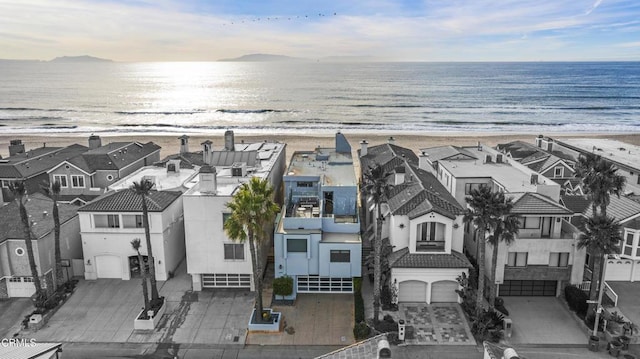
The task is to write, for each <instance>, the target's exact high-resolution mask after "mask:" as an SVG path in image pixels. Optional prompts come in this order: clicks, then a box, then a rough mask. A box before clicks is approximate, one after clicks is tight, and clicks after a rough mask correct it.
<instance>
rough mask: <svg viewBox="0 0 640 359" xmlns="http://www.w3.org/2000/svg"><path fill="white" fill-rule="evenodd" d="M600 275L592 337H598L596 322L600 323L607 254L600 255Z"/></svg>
mask: <svg viewBox="0 0 640 359" xmlns="http://www.w3.org/2000/svg"><path fill="white" fill-rule="evenodd" d="M602 259H603V261H602V273H601V277H600V292H599V293H598V303H596V322H595V323H594V324H593V335H594V336H598V322H599V321H600V312H602V305H601V304H602V294H603V293H604V286H605V281H604V279H605V277H606V276H605V274H606V273H607V254H606V253H605V254H603V255H602Z"/></svg>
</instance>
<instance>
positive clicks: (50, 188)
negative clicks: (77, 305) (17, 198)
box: [42, 181, 64, 290]
mask: <svg viewBox="0 0 640 359" xmlns="http://www.w3.org/2000/svg"><path fill="white" fill-rule="evenodd" d="M42 190H43V191H44V192H45V193H46V194H47V195H48V196H49V197H51V200H52V201H53V209H52V211H51V212H52V215H53V228H54V229H53V234H54V237H53V238H54V242H53V243H54V246H53V248H54V258H55V266H56V281H55V289H56V290H57V289H58V288H59V287H60V286H61V285H62V284H64V277H63V274H62V258H61V254H60V212H59V211H58V196H60V182H58V181H53V183H52V184H51V185H49V184H48V183H47V184H46V185H44V186H42Z"/></svg>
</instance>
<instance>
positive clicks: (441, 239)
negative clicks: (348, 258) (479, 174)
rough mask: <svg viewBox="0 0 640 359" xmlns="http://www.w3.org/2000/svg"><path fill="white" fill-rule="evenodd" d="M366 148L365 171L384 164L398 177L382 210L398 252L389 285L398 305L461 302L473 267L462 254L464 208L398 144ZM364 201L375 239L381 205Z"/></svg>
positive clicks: (385, 226) (368, 225) (392, 181)
mask: <svg viewBox="0 0 640 359" xmlns="http://www.w3.org/2000/svg"><path fill="white" fill-rule="evenodd" d="M361 144H362V147H361V149H360V150H359V155H360V162H361V165H362V168H363V169H366V168H367V167H370V166H373V165H375V164H379V165H382V166H383V168H384V170H385V172H388V173H391V174H392V175H391V176H390V177H389V180H390V184H391V185H392V186H393V188H392V190H391V193H390V194H389V199H388V201H387V203H385V204H383V205H382V212H383V216H384V218H385V220H384V222H383V230H382V237H383V239H385V238H388V240H389V243H390V245H391V246H392V248H393V251H392V253H391V255H390V256H389V266H390V268H391V274H390V281H389V285H393V286H395V288H396V289H397V293H398V297H397V300H398V302H400V303H403V302H421V303H440V302H460V297H459V296H458V294H457V293H456V292H455V290H456V289H459V285H458V282H457V281H456V279H457V278H458V277H459V276H460V275H461V274H462V273H465V274H467V275H468V274H469V268H471V267H472V266H471V263H470V262H469V261H468V260H467V258H466V257H465V256H464V255H463V254H462V251H463V241H464V223H463V221H462V214H463V209H462V207H461V206H460V205H459V204H458V203H457V202H456V199H455V198H454V197H453V196H452V195H451V194H450V193H449V192H447V190H446V189H445V188H444V186H443V185H442V184H440V183H439V182H438V180H437V179H436V178H435V177H434V176H433V175H432V174H431V173H429V172H427V171H425V170H422V169H420V168H418V167H417V164H418V158H417V156H416V155H415V154H414V153H413V152H412V151H410V150H408V149H405V148H402V147H399V146H397V145H395V144H393V143H392V142H391V143H387V144H383V145H378V146H372V147H371V148H369V147H368V144H367V143H366V141H363V142H362V143H361ZM363 181H364V179H363ZM363 202H364V207H365V209H364V210H365V213H366V215H365V217H366V219H367V223H366V225H365V228H366V233H367V234H368V235H371V234H372V233H374V231H375V221H374V217H375V215H374V211H375V205H374V203H373V202H372V200H371V198H364V199H363Z"/></svg>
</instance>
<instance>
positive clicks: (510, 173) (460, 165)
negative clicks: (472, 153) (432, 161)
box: [439, 160, 544, 192]
mask: <svg viewBox="0 0 640 359" xmlns="http://www.w3.org/2000/svg"><path fill="white" fill-rule="evenodd" d="M439 164H440V166H442V167H443V168H445V169H446V170H447V171H449V172H450V173H451V174H452V175H453V176H454V177H456V178H492V179H493V180H495V181H496V182H498V183H499V184H501V185H502V186H504V187H505V189H506V190H507V191H509V192H535V191H536V185H534V184H531V177H530V175H529V174H526V173H524V172H521V171H520V170H518V169H517V168H514V167H512V166H511V165H509V164H507V163H482V160H477V161H446V160H445V161H440V162H439ZM538 178H541V176H540V175H539V176H538ZM542 181H543V182H544V177H542ZM543 182H541V183H543Z"/></svg>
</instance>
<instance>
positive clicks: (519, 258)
mask: <svg viewBox="0 0 640 359" xmlns="http://www.w3.org/2000/svg"><path fill="white" fill-rule="evenodd" d="M527 255H528V253H527V252H509V259H508V260H507V266H508V267H526V266H527Z"/></svg>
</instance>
